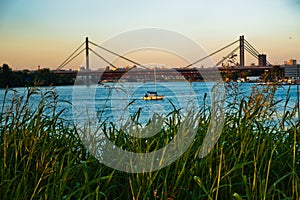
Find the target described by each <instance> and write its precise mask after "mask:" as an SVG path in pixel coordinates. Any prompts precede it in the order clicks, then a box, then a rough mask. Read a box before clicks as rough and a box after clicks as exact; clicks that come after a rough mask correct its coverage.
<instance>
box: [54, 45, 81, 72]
mask: <svg viewBox="0 0 300 200" xmlns="http://www.w3.org/2000/svg"><path fill="white" fill-rule="evenodd" d="M84 44H85V42H83V43H82V44H81V45H80V46H79V47H78V48H77V49H76V50H75V51H74V52H73V53H72V54H71V55H70V56H69V57H68V58H67V59H66V60H64V62H63V63H61V64H60V65H59V67H58V68H57V69H56V70H55V71H58V70H61V69H62V68H63V67H64V66H65V63H66V62H67V63H69V62H68V60H69V59H70V58H71V57H72V56H73V55H74V54H75V53H76V52H77V51H78V50H79V49H80V48H81V47H82V46H83V45H84ZM72 60H73V59H72Z"/></svg>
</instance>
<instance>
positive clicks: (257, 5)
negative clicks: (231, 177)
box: [0, 0, 300, 70]
mask: <svg viewBox="0 0 300 200" xmlns="http://www.w3.org/2000/svg"><path fill="white" fill-rule="evenodd" d="M141 28H159V29H167V30H172V31H175V32H178V33H180V34H183V35H185V36H187V37H188V38H190V39H191V40H193V41H195V42H196V43H197V44H199V45H201V46H202V47H203V48H204V49H205V50H206V51H207V52H208V53H211V52H214V51H215V50H217V49H219V48H221V47H223V46H226V45H227V44H229V43H231V42H233V41H235V40H237V39H238V38H239V36H240V35H245V38H246V40H247V41H248V42H249V43H251V44H252V45H253V46H254V47H255V48H256V49H257V50H258V51H259V52H260V53H264V54H267V59H268V61H269V62H270V63H272V64H282V63H283V62H284V61H285V60H289V59H290V58H293V59H296V60H298V63H300V0H185V1H184V0H151V1H146V0H145V1H141V0H127V1H124V0H110V1H104V0H85V1H83V0H80V1H79V0H78V1H77V0H51V1H48V0H43V1H41V0H0V65H2V64H4V63H6V64H8V65H9V66H10V67H11V68H12V69H13V70H22V69H37V66H41V67H42V68H43V67H48V68H51V69H56V68H57V67H58V66H59V65H60V64H61V63H62V62H63V61H64V60H65V59H66V58H67V57H68V56H69V55H70V54H71V53H72V52H73V51H74V50H75V49H76V48H77V47H78V46H79V45H80V44H81V43H83V42H84V40H85V37H86V36H88V37H89V38H90V40H92V41H94V42H95V43H97V44H102V43H104V42H105V41H107V40H109V39H110V38H112V37H114V36H116V35H118V34H121V33H124V32H126V31H131V30H135V29H141ZM147 53H149V52H147V51H145V53H144V55H143V56H144V57H143V56H139V57H138V58H134V55H128V56H131V58H133V59H140V60H138V61H139V62H141V63H143V62H151V61H149V57H148V58H147ZM156 53H157V52H156ZM140 54H143V53H141V52H140ZM161 56H164V55H163V54H162V55H161ZM222 56H226V53H225V52H224V54H219V55H217V56H215V57H213V58H212V59H213V60H214V62H217V61H219V59H221V58H222ZM167 57H169V60H168V59H165V60H163V62H165V63H163V64H166V65H173V66H176V65H177V64H176V63H174V62H175V61H178V60H176V59H172V58H171V57H170V56H166V58H167ZM143 59H148V60H147V61H144V60H143ZM152 62H153V63H156V62H161V61H156V60H155V57H153V61H152ZM252 62H256V60H255V59H254V58H252V57H251V56H250V55H246V64H250V63H252ZM83 63H84V55H82V56H80V57H78V58H77V59H75V60H74V61H73V62H71V63H70V64H69V65H67V66H66V67H65V68H66V69H69V68H70V69H71V68H72V69H77V68H78V66H81V65H83ZM180 64H181V63H180Z"/></svg>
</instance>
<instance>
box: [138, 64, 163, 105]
mask: <svg viewBox="0 0 300 200" xmlns="http://www.w3.org/2000/svg"><path fill="white" fill-rule="evenodd" d="M142 99H143V100H163V99H164V96H163V95H158V94H157V91H156V68H154V92H150V91H147V93H146V94H145V96H144V97H143V98H142Z"/></svg>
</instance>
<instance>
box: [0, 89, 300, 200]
mask: <svg viewBox="0 0 300 200" xmlns="http://www.w3.org/2000/svg"><path fill="white" fill-rule="evenodd" d="M275 91H276V88H274V87H272V86H270V87H269V86H268V87H257V88H254V89H253V93H252V95H251V96H250V97H245V96H244V95H243V93H241V92H240V91H239V90H238V87H236V86H235V85H234V84H229V85H227V92H226V94H228V95H229V96H230V98H228V102H227V111H226V119H225V120H226V121H225V125H224V128H223V131H222V134H221V137H220V138H219V140H218V143H217V144H216V146H215V148H214V149H213V150H212V151H211V152H210V154H209V155H208V156H206V157H204V158H203V159H199V158H198V153H199V150H200V147H201V144H202V141H203V138H204V137H205V133H206V131H207V129H208V125H209V123H210V117H208V116H207V110H208V108H207V107H206V106H207V105H206V104H204V105H203V106H204V107H203V109H201V111H200V115H199V116H200V118H201V119H200V122H201V123H200V124H199V128H198V133H197V135H196V137H195V139H194V142H193V143H192V144H191V145H190V147H189V148H188V150H187V151H186V152H185V153H184V154H183V155H182V156H181V157H180V158H179V159H178V160H177V161H175V162H174V163H172V164H171V165H169V166H167V167H165V168H163V169H161V170H158V171H153V172H149V173H139V174H128V173H123V172H119V171H115V170H113V169H111V168H108V167H106V166H105V165H103V164H101V163H99V162H98V161H97V160H96V159H95V158H94V157H93V156H92V155H91V154H90V153H89V152H87V150H86V149H85V147H84V145H83V144H82V142H81V140H80V139H79V136H78V133H77V130H76V128H75V126H73V125H72V124H70V123H69V122H67V121H65V120H64V119H62V118H61V117H60V116H61V112H60V111H58V110H57V105H58V103H59V101H58V97H57V95H56V94H55V93H54V92H53V91H48V92H46V93H41V92H39V90H37V89H28V91H27V93H26V94H25V95H18V94H15V96H14V98H13V99H11V100H8V99H6V95H5V97H4V101H5V102H8V103H6V104H5V103H3V105H2V111H1V114H0V124H1V126H0V154H1V156H0V166H1V167H0V194H1V198H2V199H299V198H300V195H299V191H300V181H299V174H300V169H299V164H300V163H299V162H300V157H299V142H300V141H299V130H300V128H299V121H298V120H296V114H295V109H294V108H291V109H289V108H288V107H287V103H286V104H285V106H284V108H282V109H278V108H277V104H278V101H277V100H276V99H275V98H274V92H275ZM7 92H11V91H7ZM6 94H7V93H6ZM37 94H39V95H40V96H41V101H40V102H39V104H38V106H37V108H36V109H33V107H32V105H31V103H30V101H29V99H30V98H31V96H32V95H37ZM9 101H11V102H10V103H9ZM286 101H289V93H288V94H287V98H286ZM4 104H5V105H4ZM279 110H280V111H279ZM62 112H63V111H62ZM178 114H179V111H178V110H174V112H173V113H172V114H170V115H169V118H168V120H167V122H166V126H165V127H164V128H163V130H161V131H162V132H161V133H160V134H159V136H158V137H157V138H156V139H154V141H153V142H152V143H151V144H149V143H143V145H141V146H143V148H145V149H147V148H148V149H153V150H155V149H156V148H158V147H160V145H164V142H169V141H170V140H171V139H172V137H173V136H174V134H176V132H177V128H176V127H177V126H178V123H180V117H179V118H178ZM175 118H176V119H175ZM134 119H136V120H138V117H136V118H134ZM178 119H179V120H178ZM103 126H104V125H103ZM103 129H104V130H106V131H107V134H108V135H110V138H111V141H112V142H114V143H115V144H116V145H118V146H122V148H124V149H125V150H131V151H132V150H134V151H140V150H141V149H140V148H141V147H140V146H139V145H138V144H140V143H139V142H142V141H136V140H134V138H133V139H132V138H126V140H125V139H124V134H122V131H121V130H118V129H117V128H115V127H114V128H108V127H107V128H105V127H103ZM153 144H158V145H157V146H155V145H154V146H153Z"/></svg>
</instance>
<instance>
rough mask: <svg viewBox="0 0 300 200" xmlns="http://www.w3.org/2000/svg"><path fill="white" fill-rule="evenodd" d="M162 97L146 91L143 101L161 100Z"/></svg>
mask: <svg viewBox="0 0 300 200" xmlns="http://www.w3.org/2000/svg"><path fill="white" fill-rule="evenodd" d="M163 99H164V96H163V95H158V94H157V92H150V91H148V92H147V93H146V94H145V96H144V97H143V100H163Z"/></svg>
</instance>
